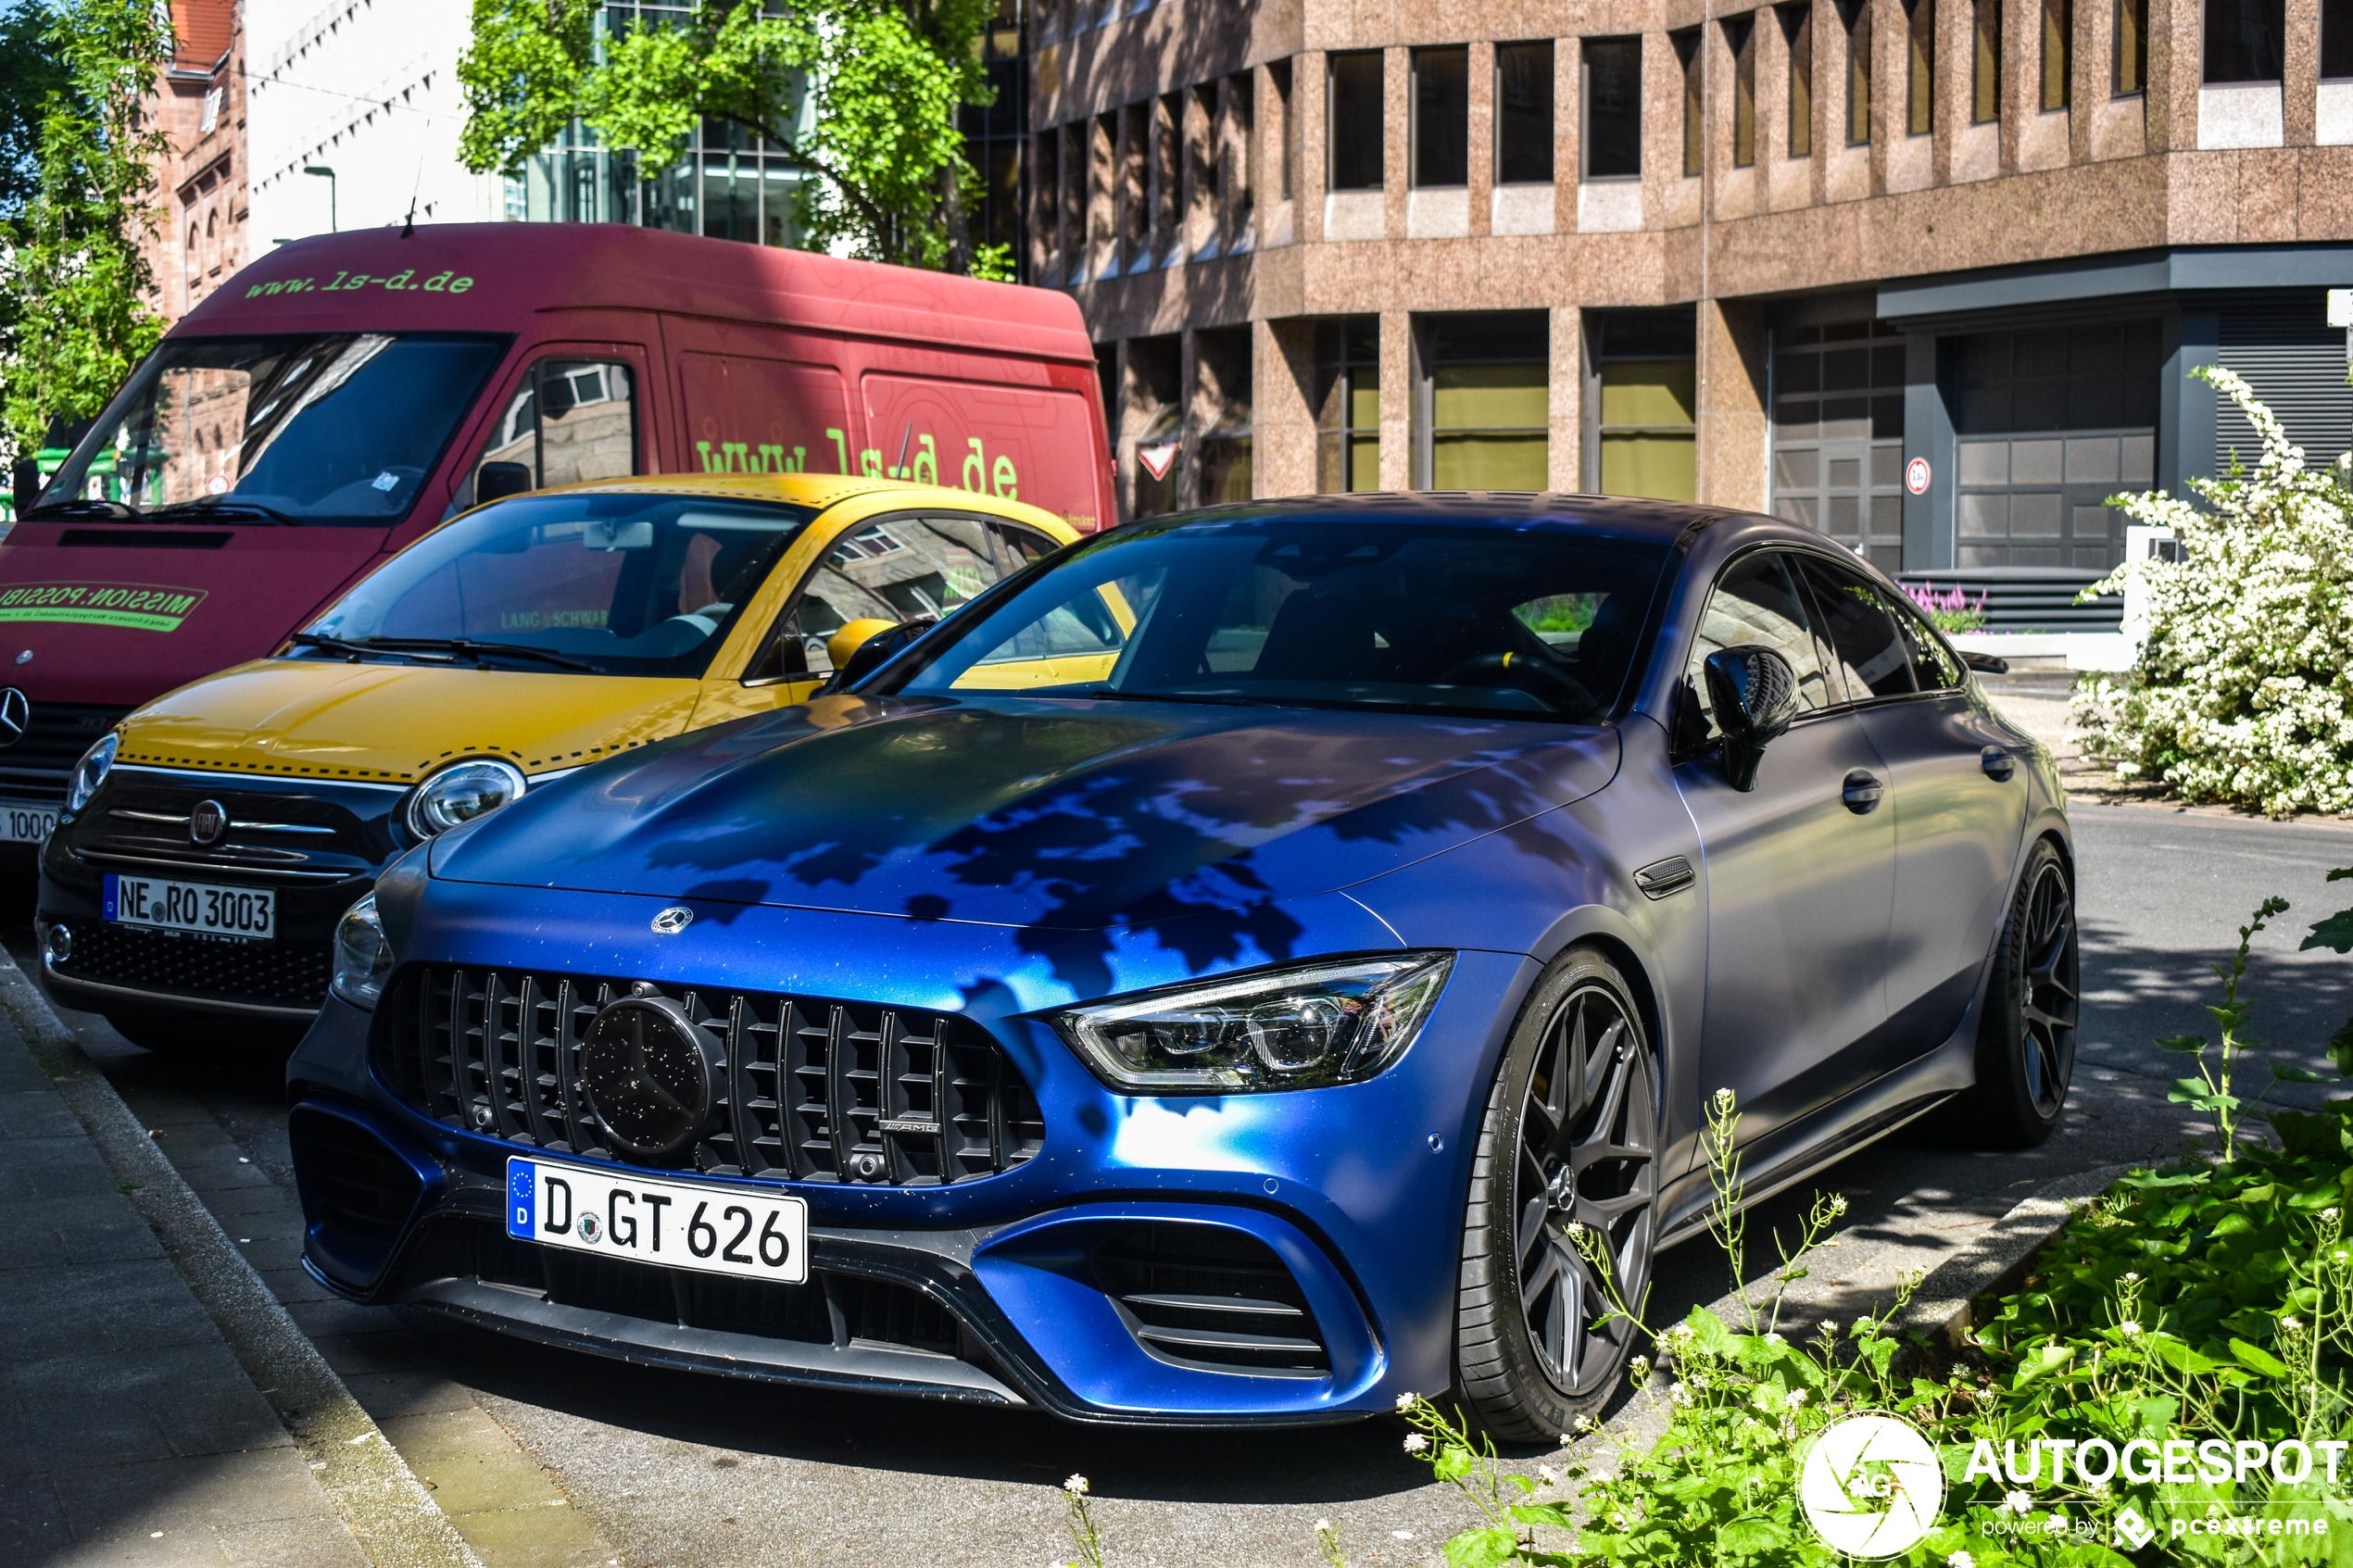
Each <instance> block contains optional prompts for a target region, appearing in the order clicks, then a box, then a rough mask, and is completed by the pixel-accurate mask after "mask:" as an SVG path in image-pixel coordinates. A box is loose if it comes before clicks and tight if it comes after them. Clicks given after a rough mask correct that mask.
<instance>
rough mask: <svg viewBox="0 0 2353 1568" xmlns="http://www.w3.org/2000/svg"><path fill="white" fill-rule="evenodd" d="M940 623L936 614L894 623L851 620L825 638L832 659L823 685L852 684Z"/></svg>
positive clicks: (837, 688) (838, 687)
mask: <svg viewBox="0 0 2353 1568" xmlns="http://www.w3.org/2000/svg"><path fill="white" fill-rule="evenodd" d="M938 624H939V618H938V617H937V616H936V615H919V616H917V617H915V618H914V619H913V620H912V621H899V622H897V623H896V624H893V623H892V622H890V621H881V620H875V621H851V622H849V624H848V625H846V626H844V627H843V628H842V629H841V630H840V631H838V632H836V633H834V634H833V635H832V636H831V637H828V638H827V639H826V640H825V656H826V657H827V658H828V659H832V660H833V661H834V678H833V679H832V680H830V681H828V682H826V683H825V685H824V689H825V690H826V691H829V692H837V691H840V690H842V689H844V688H845V687H849V686H854V685H856V684H858V683H859V682H861V681H862V680H864V679H865V678H866V677H867V676H869V675H871V674H873V673H874V672H875V671H876V670H878V669H880V668H881V667H882V666H883V664H884V662H885V661H887V659H890V657H891V656H892V655H893V654H896V653H897V652H898V651H899V650H900V648H903V647H905V646H907V645H908V644H909V643H912V642H913V641H914V640H915V639H916V638H917V637H920V636H922V635H923V634H924V633H926V632H928V631H930V630H931V629H932V628H933V627H934V626H937V625H938Z"/></svg>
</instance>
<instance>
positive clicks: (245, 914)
mask: <svg viewBox="0 0 2353 1568" xmlns="http://www.w3.org/2000/svg"><path fill="white" fill-rule="evenodd" d="M105 900H106V901H105V906H104V909H103V911H102V912H103V913H104V915H105V917H106V918H107V920H110V921H113V922H116V923H117V924H120V925H144V926H145V927H147V928H148V929H149V930H152V931H180V932H186V933H188V934H190V935H197V936H225V937H233V938H235V939H236V940H238V941H241V942H267V941H269V940H270V939H271V937H273V936H275V935H278V895H277V894H276V893H274V892H272V891H271V889H269V888H267V887H216V886H213V885H212V884H208V883H201V882H173V881H171V880H170V879H169V878H166V877H159V876H117V875H116V874H115V873H113V872H107V882H106V894H105Z"/></svg>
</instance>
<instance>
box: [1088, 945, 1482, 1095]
mask: <svg viewBox="0 0 2353 1568" xmlns="http://www.w3.org/2000/svg"><path fill="white" fill-rule="evenodd" d="M1453 967H1454V955H1453V954H1452V953H1402V954H1398V955H1396V956H1394V957H1390V958H1379V959H1352V960H1342V961H1340V962H1327V963H1319V964H1312V965H1305V966H1302V967H1300V968H1296V969H1284V970H1276V971H1274V972H1270V973H1264V974H1253V975H1249V976H1245V977H1243V978H1241V979H1237V980H1226V981H1219V982H1216V983H1214V984H1212V985H1189V986H1186V987H1183V988H1182V989H1178V990H1169V991H1162V992H1158V993H1155V994H1153V995H1151V996H1148V997H1136V998H1132V999H1129V1000H1126V1001H1111V1002H1099V1003H1096V1004H1095V1005H1093V1006H1090V1007H1083V1008H1073V1009H1071V1010H1069V1011H1067V1012H1064V1013H1063V1014H1061V1015H1060V1016H1059V1017H1057V1018H1056V1019H1055V1021H1054V1022H1055V1023H1056V1024H1057V1025H1058V1026H1059V1027H1060V1028H1061V1030H1062V1032H1063V1035H1065V1036H1066V1037H1067V1038H1068V1039H1069V1040H1070V1042H1071V1044H1073V1045H1074V1046H1076V1047H1077V1048H1078V1051H1079V1054H1080V1055H1082V1056H1083V1057H1085V1058H1086V1060H1087V1063H1088V1066H1090V1067H1092V1068H1093V1069H1094V1070H1095V1072H1096V1073H1098V1074H1099V1075H1101V1077H1102V1078H1103V1079H1104V1080H1106V1081H1107V1082H1109V1083H1110V1084H1112V1085H1114V1087H1117V1088H1123V1089H1144V1090H1155V1091H1163V1092H1174V1093H1178V1094H1183V1093H1196V1094H1210V1093H1231V1092H1233V1091H1236V1090H1243V1091H1249V1090H1262V1089H1312V1088H1320V1087H1323V1086H1324V1085H1329V1084H1353V1083H1357V1082H1360V1081H1362V1080H1364V1079H1366V1078H1369V1077H1371V1076H1372V1075H1373V1074H1374V1073H1378V1072H1379V1071H1381V1069H1383V1068H1385V1067H1387V1066H1388V1065H1389V1064H1390V1062H1392V1061H1395V1060H1397V1059H1398V1058H1399V1057H1401V1056H1403V1054H1404V1053H1405V1047H1408V1046H1410V1045H1412V1044H1413V1043H1414V1036H1415V1035H1416V1034H1418V1033H1419V1032H1420V1030H1421V1026H1422V1022H1423V1021H1424V1020H1425V1019H1427V1018H1428V1016H1429V1010H1430V1007H1431V1005H1432V1004H1433V1003H1435V1002H1436V1001H1437V1000H1438V993H1439V992H1440V991H1441V989H1443V988H1444V986H1445V985H1446V975H1447V972H1449V971H1450V970H1452V969H1453Z"/></svg>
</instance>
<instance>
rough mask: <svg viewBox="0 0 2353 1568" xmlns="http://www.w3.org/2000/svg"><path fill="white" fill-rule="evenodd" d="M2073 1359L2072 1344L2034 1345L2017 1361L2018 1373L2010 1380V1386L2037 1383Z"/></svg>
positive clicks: (2073, 1348)
mask: <svg viewBox="0 0 2353 1568" xmlns="http://www.w3.org/2000/svg"><path fill="white" fill-rule="evenodd" d="M2074 1359H2075V1347H2074V1346H2072V1345H2058V1344H2051V1345H2039V1346H2036V1347H2035V1348H2033V1349H2032V1350H2031V1351H2029V1352H2028V1353H2027V1356H2026V1358H2025V1359H2024V1360H2023V1361H2020V1363H2019V1370H2018V1375H2017V1376H2016V1377H2014V1378H2012V1379H2011V1380H2010V1386H2012V1387H2013V1388H2024V1387H2026V1386H2028V1385H2030V1384H2033V1383H2038V1382H2040V1381H2042V1380H2043V1379H2044V1378H2045V1377H2048V1376H2050V1375H2051V1374H2053V1373H2055V1372H2059V1371H2061V1370H2063V1369H2064V1368H2065V1367H2066V1366H2067V1364H2068V1363H2069V1362H2070V1361H2073V1360H2074Z"/></svg>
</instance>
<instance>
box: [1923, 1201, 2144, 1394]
mask: <svg viewBox="0 0 2353 1568" xmlns="http://www.w3.org/2000/svg"><path fill="white" fill-rule="evenodd" d="M2138 1168H2139V1166H2138V1165H2137V1164H2123V1165H2103V1166H2101V1167H2100V1168H2099V1169H2097V1170H2094V1171H2079V1172H2077V1173H2075V1174H2074V1175H2071V1176H2061V1177H2060V1178H2059V1179H2058V1180H2057V1181H2055V1182H2053V1183H2051V1184H2050V1185H2047V1186H2044V1187H2040V1188H2038V1189H2036V1190H2035V1191H2034V1192H2033V1193H2032V1195H2030V1196H2029V1197H2028V1198H2026V1199H2025V1200H2024V1201H2023V1202H2021V1203H2020V1204H2018V1205H2017V1206H2016V1207H2015V1208H2013V1209H2011V1210H2010V1211H2009V1212H2008V1213H2007V1214H2004V1215H2003V1216H2002V1217H2001V1218H2000V1219H1998V1220H1996V1221H1994V1223H1993V1224H1992V1226H1990V1227H1989V1228H1988V1229H1987V1230H1986V1231H1985V1232H1984V1234H1983V1235H1982V1236H1979V1237H1978V1238H1977V1239H1976V1240H1975V1241H1973V1242H1971V1243H1970V1244H1969V1247H1968V1248H1965V1249H1964V1250H1962V1251H1960V1252H1958V1253H1956V1254H1955V1255H1954V1256H1952V1257H1950V1258H1947V1259H1946V1260H1945V1261H1944V1262H1942V1263H1939V1264H1938V1265H1937V1266H1936V1267H1935V1268H1934V1269H1933V1270H1931V1272H1930V1273H1929V1275H1928V1277H1927V1278H1926V1279H1924V1280H1922V1281H1921V1282H1920V1287H1919V1290H1917V1291H1916V1292H1914V1293H1913V1296H1912V1302H1911V1305H1910V1307H1908V1308H1907V1309H1906V1311H1905V1313H1904V1315H1903V1317H1902V1318H1900V1319H1898V1320H1897V1322H1896V1323H1895V1325H1894V1326H1895V1327H1897V1328H1899V1329H1901V1330H1903V1331H1906V1332H1907V1333H1912V1334H1919V1335H1921V1336H1927V1337H1930V1338H1933V1339H1938V1340H1941V1341H1942V1342H1943V1344H1944V1348H1945V1349H1946V1351H1947V1352H1948V1353H1952V1354H1957V1353H1959V1352H1960V1351H1962V1350H1964V1349H1967V1348H1969V1331H1970V1330H1971V1329H1973V1328H1975V1327H1976V1326H1977V1319H1976V1311H1977V1304H1978V1302H1979V1301H1981V1300H1983V1299H1984V1298H1988V1297H1994V1296H2005V1295H2007V1294H2009V1293H2010V1292H2011V1291H2013V1290H2015V1289H2017V1288H2018V1286H2020V1284H2021V1283H2023V1282H2024V1280H2025V1278H2026V1273H2027V1270H2028V1268H2029V1266H2030V1265H2031V1264H2032V1262H2033V1261H2034V1259H2035V1257H2036V1256H2037V1255H2038V1254H2039V1253H2041V1251H2042V1250H2043V1248H2044V1247H2045V1246H2046V1245H2047V1244H2048V1243H2049V1242H2050V1240H2051V1238H2052V1237H2053V1236H2057V1235H2058V1233H2059V1231H2060V1230H2061V1229H2062V1228H2064V1227H2065V1225H2066V1224H2067V1222H2068V1221H2069V1220H2070V1219H2072V1218H2074V1215H2075V1210H2078V1209H2080V1208H2082V1206H2083V1205H2084V1204H2086V1203H2088V1202H2090V1201H2091V1200H2092V1199H2093V1198H2097V1197H2098V1196H2099V1195H2100V1194H2102V1193H2104V1192H2106V1191H2107V1190H2108V1188H2109V1186H2111V1185H2114V1183H2115V1181H2116V1179H2117V1178H2118V1177H2119V1176H2121V1175H2123V1174H2124V1173H2126V1172H2127V1171H2132V1170H2136V1169H2138Z"/></svg>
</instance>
